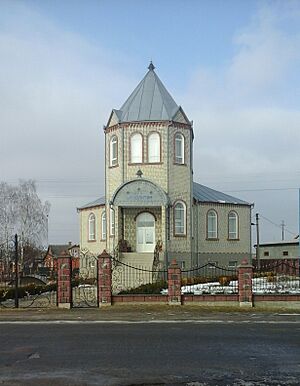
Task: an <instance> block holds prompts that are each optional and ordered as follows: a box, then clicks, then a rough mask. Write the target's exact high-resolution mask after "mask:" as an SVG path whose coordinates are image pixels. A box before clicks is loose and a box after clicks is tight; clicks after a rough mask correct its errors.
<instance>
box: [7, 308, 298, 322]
mask: <svg viewBox="0 0 300 386" xmlns="http://www.w3.org/2000/svg"><path fill="white" fill-rule="evenodd" d="M255 320H256V321H262V320H264V321H281V320H285V321H286V320H288V321H291V322H299V323H300V312H299V311H296V310H295V311H291V310H284V309H272V310H261V309H260V310H257V309H255V308H250V309H239V308H232V309H228V308H221V307H220V308H216V307H214V308H212V307H211V308H204V307H201V308H200V307H196V306H165V305H161V306H160V305H130V306H124V305H122V306H118V305H115V306H112V307H104V308H100V309H99V308H77V309H71V310H62V309H56V308H54V309H46V308H45V309H30V308H26V309H0V323H1V322H2V323H3V322H13V321H20V322H42V321H53V322H54V321H57V322H58V321H62V322H63V321H66V322H67V321H73V322H74V321H78V322H80V321H82V322H97V321H98V322H101V321H103V322H118V321H119V322H126V321H127V322H155V321H157V322H159V321H164V322H168V321H169V322H174V321H178V322H179V321H181V322H186V321H190V322H192V321H194V322H196V321H198V322H206V321H207V322H213V321H215V322H216V321H218V322H231V321H235V322H239V321H240V322H246V321H255Z"/></svg>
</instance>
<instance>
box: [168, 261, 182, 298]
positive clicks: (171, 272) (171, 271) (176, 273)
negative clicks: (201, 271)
mask: <svg viewBox="0 0 300 386" xmlns="http://www.w3.org/2000/svg"><path fill="white" fill-rule="evenodd" d="M168 303H169V304H171V305H181V269H180V267H179V266H178V265H177V262H176V260H175V259H174V260H172V262H171V265H170V266H169V268H168Z"/></svg>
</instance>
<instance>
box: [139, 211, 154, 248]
mask: <svg viewBox="0 0 300 386" xmlns="http://www.w3.org/2000/svg"><path fill="white" fill-rule="evenodd" d="M154 248H155V218H154V216H153V215H152V214H151V213H148V212H143V213H140V214H139V215H138V216H137V218H136V251H137V252H154Z"/></svg>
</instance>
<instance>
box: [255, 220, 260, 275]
mask: <svg viewBox="0 0 300 386" xmlns="http://www.w3.org/2000/svg"><path fill="white" fill-rule="evenodd" d="M255 219H256V224H255V225H256V263H257V270H258V271H259V270H260V256H259V216H258V213H256V214H255Z"/></svg>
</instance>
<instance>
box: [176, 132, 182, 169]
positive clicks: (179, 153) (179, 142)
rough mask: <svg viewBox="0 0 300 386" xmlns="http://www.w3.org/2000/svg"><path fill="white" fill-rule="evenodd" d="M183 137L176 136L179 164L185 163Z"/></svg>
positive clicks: (177, 161)
mask: <svg viewBox="0 0 300 386" xmlns="http://www.w3.org/2000/svg"><path fill="white" fill-rule="evenodd" d="M182 142H183V140H182V138H180V137H179V138H175V162H176V163H177V164H183V146H182Z"/></svg>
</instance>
